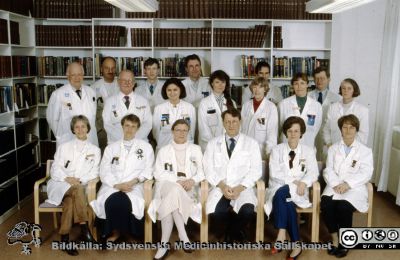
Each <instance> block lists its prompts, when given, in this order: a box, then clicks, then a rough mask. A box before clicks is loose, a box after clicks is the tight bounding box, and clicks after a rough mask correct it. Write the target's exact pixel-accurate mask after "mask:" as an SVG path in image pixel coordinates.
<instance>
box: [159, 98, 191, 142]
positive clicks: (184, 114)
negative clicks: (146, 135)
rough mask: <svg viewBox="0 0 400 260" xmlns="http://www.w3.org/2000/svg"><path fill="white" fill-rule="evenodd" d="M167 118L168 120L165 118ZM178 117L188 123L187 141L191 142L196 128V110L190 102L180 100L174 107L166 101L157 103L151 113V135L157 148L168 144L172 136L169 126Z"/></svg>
mask: <svg viewBox="0 0 400 260" xmlns="http://www.w3.org/2000/svg"><path fill="white" fill-rule="evenodd" d="M166 118H168V121H167V120H166ZM178 119H185V120H187V121H188V122H189V124H190V131H189V135H188V140H189V142H191V143H193V140H194V133H195V130H196V111H195V108H194V106H193V105H192V104H190V103H188V102H186V101H183V100H180V101H179V103H178V104H177V105H176V108H174V107H173V105H172V104H171V103H170V102H169V101H167V102H164V103H163V104H161V105H157V106H156V107H155V109H154V115H153V136H154V138H155V139H156V141H157V148H158V149H160V148H161V147H163V146H165V145H167V144H169V143H170V142H171V140H172V139H173V138H172V132H171V126H172V125H173V124H174V122H175V121H176V120H178Z"/></svg>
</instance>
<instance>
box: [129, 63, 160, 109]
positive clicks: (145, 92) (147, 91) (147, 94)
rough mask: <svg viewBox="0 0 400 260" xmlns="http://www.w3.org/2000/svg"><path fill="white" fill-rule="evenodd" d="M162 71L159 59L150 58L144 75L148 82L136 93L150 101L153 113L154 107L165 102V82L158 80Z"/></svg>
mask: <svg viewBox="0 0 400 260" xmlns="http://www.w3.org/2000/svg"><path fill="white" fill-rule="evenodd" d="M159 71H160V63H159V62H158V60H157V59H154V58H148V59H147V60H146V61H145V62H144V73H145V74H146V81H145V82H144V83H142V84H141V85H139V86H138V87H137V89H136V90H135V92H136V93H137V94H139V95H141V96H142V97H144V98H145V99H147V101H149V104H150V108H151V112H153V111H154V107H155V106H157V105H159V104H162V103H164V102H165V100H164V99H163V97H162V95H161V88H162V86H163V82H162V81H160V80H159V79H158V73H159Z"/></svg>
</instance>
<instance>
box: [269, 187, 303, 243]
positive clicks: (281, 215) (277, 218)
mask: <svg viewBox="0 0 400 260" xmlns="http://www.w3.org/2000/svg"><path fill="white" fill-rule="evenodd" d="M287 198H290V192H289V186H288V185H285V186H282V187H280V188H279V189H278V190H277V191H276V193H275V195H274V198H273V199H272V213H273V215H274V225H275V228H277V229H286V230H287V232H288V233H289V236H290V239H291V240H292V241H299V240H300V234H299V225H298V223H297V212H296V204H294V203H293V202H291V201H289V202H288V201H286V199H287Z"/></svg>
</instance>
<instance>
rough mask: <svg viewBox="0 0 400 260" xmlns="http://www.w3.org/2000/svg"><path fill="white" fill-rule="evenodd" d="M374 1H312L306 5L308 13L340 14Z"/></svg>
mask: <svg viewBox="0 0 400 260" xmlns="http://www.w3.org/2000/svg"><path fill="white" fill-rule="evenodd" d="M372 1H374V0H311V1H308V2H307V3H306V11H307V12H308V13H328V14H331V13H338V12H342V11H345V10H349V9H351V8H354V7H357V6H360V5H363V4H366V3H369V2H372Z"/></svg>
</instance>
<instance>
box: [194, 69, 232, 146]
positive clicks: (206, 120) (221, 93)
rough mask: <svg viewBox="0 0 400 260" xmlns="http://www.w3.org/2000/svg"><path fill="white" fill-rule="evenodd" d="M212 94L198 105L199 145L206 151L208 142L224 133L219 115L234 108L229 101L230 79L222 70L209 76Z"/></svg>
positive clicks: (230, 100)
mask: <svg viewBox="0 0 400 260" xmlns="http://www.w3.org/2000/svg"><path fill="white" fill-rule="evenodd" d="M209 83H210V85H211V88H212V94H211V95H209V96H208V97H206V98H203V99H202V100H201V102H200V105H199V112H198V113H199V116H198V120H199V145H200V146H201V149H202V151H203V152H204V151H205V150H206V146H207V143H208V141H210V140H211V139H213V138H214V137H217V136H220V135H222V134H223V133H224V126H223V123H222V118H221V114H222V112H224V111H225V110H227V109H231V108H236V104H235V103H234V102H233V100H232V99H231V94H230V93H231V92H230V79H229V76H228V74H226V73H225V72H224V71H222V70H216V71H214V72H213V73H212V74H211V75H210V79H209Z"/></svg>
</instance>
